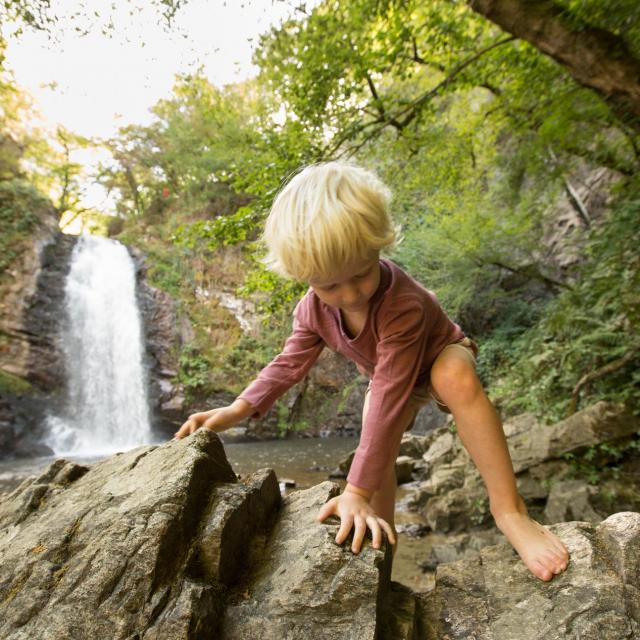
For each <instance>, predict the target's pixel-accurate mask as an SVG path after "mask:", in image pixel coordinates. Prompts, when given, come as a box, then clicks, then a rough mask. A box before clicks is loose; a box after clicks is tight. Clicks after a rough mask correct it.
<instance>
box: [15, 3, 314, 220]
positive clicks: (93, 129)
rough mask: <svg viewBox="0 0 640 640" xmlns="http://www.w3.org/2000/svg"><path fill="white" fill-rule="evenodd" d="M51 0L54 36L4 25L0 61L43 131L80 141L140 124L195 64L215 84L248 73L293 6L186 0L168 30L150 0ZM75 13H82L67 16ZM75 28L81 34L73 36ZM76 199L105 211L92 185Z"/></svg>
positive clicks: (88, 161)
mask: <svg viewBox="0 0 640 640" xmlns="http://www.w3.org/2000/svg"><path fill="white" fill-rule="evenodd" d="M52 4H53V6H54V7H55V10H56V15H58V16H61V19H60V28H59V29H56V30H54V32H53V37H49V36H47V34H43V33H39V32H35V31H33V30H30V29H25V31H24V32H23V33H22V34H21V35H20V36H19V37H18V38H13V37H10V35H9V34H10V31H11V30H10V27H6V26H5V27H4V28H3V33H4V34H5V37H7V39H8V49H7V56H6V61H5V65H6V67H7V68H9V69H11V70H13V72H14V75H15V78H16V81H17V83H18V85H19V86H20V87H21V88H22V89H26V91H27V92H28V93H30V94H31V95H32V96H33V98H34V102H35V106H36V108H37V110H38V111H39V112H40V113H41V114H42V116H43V119H44V121H45V123H46V127H47V128H48V129H49V130H51V131H53V130H54V129H55V126H56V125H57V124H62V125H64V126H65V127H66V128H67V129H69V130H71V131H74V132H76V133H79V134H82V135H85V136H88V137H110V136H113V135H115V134H116V132H117V129H118V127H121V126H123V125H125V124H131V123H138V124H146V123H148V122H149V121H150V120H151V114H150V113H149V108H150V107H151V106H152V105H153V104H155V103H156V102H157V101H158V100H159V99H160V98H163V97H166V96H168V95H169V93H170V91H171V87H172V85H173V82H174V78H175V76H176V74H178V73H188V72H194V71H196V70H198V69H199V68H201V67H202V68H203V70H204V72H205V74H206V75H207V76H208V77H209V79H210V80H211V81H212V82H213V83H214V84H215V85H217V86H219V87H222V86H223V85H225V84H228V83H231V82H235V81H238V80H242V79H245V78H248V77H250V76H252V75H255V73H256V69H255V67H253V65H252V64H251V54H252V50H253V47H254V46H255V45H257V43H258V36H259V35H260V34H261V33H264V32H266V31H268V30H269V28H270V27H271V26H272V25H277V24H279V23H280V22H281V21H282V20H283V19H284V18H286V17H287V16H289V15H290V14H291V13H292V11H293V10H292V8H291V6H292V4H293V3H292V2H291V1H290V0H289V1H283V0H189V1H188V2H187V3H186V4H185V6H184V7H183V8H182V9H181V10H180V11H179V13H178V14H177V16H176V18H175V21H174V24H173V26H172V28H171V29H166V28H165V26H164V21H163V19H162V17H161V13H160V10H159V9H158V8H157V7H154V6H152V5H151V3H150V2H148V0H136V1H135V2H130V1H128V0H114V1H112V0H57V1H56V2H53V3H52ZM112 4H113V5H114V6H115V11H114V10H113V9H112V8H111V5H112ZM311 4H313V3H312V2H307V6H309V5H311ZM76 12H81V14H82V17H81V18H75V19H71V18H70V16H72V15H73V14H74V13H76ZM94 12H96V13H97V16H96V14H94ZM110 19H112V20H113V24H114V29H112V30H111V35H110V36H109V37H107V36H105V35H103V33H102V27H104V25H105V24H107V23H108V22H109V20H110ZM76 28H80V29H89V33H88V34H87V35H84V36H83V35H80V34H78V33H77V32H76V30H75V29H76ZM99 159H100V154H96V153H95V152H92V153H87V152H81V153H79V154H76V156H75V157H74V158H73V160H75V161H77V162H81V163H83V164H85V165H87V166H89V167H90V166H94V165H95V164H96V163H97V162H98V160H99ZM102 159H104V156H103V158H102ZM83 200H84V205H85V206H91V207H96V208H97V209H99V210H102V211H105V212H106V211H108V210H110V209H112V207H113V202H110V201H108V200H107V199H106V198H105V193H104V191H103V190H102V189H101V188H99V187H97V186H96V185H93V186H92V185H88V186H87V189H86V192H85V197H84V199H83Z"/></svg>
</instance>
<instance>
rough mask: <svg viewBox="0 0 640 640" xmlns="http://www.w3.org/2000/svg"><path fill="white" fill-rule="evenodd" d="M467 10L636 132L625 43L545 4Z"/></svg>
mask: <svg viewBox="0 0 640 640" xmlns="http://www.w3.org/2000/svg"><path fill="white" fill-rule="evenodd" d="M467 2H468V4H469V6H470V7H471V9H472V10H473V11H475V12H476V13H479V14H480V15H482V16H484V17H485V18H487V19H488V20H491V22H493V23H495V24H497V25H498V26H499V27H500V28H501V29H504V30H505V31H507V32H509V33H511V34H513V35H514V36H517V37H518V38H521V39H522V40H526V41H527V42H530V43H531V44H532V45H533V46H534V47H536V49H539V50H540V51H541V52H542V53H544V54H546V55H548V56H549V57H551V58H552V59H553V60H555V61H556V62H557V63H559V64H561V65H562V66H564V67H565V68H566V69H567V71H568V72H569V73H570V74H571V76H573V78H574V79H575V80H576V81H577V82H578V83H580V84H581V85H583V86H585V87H588V88H590V89H593V90H595V91H596V92H597V93H599V94H600V95H601V96H603V98H604V99H605V100H606V101H607V102H608V103H609V105H610V106H611V108H612V110H613V112H614V113H615V114H616V115H617V116H618V117H619V118H620V119H621V120H622V121H623V122H626V123H627V124H629V126H631V127H633V129H634V130H635V131H640V61H639V60H637V59H636V58H634V56H633V55H632V54H631V52H630V51H629V48H628V47H627V45H626V43H625V41H624V40H623V39H622V38H621V37H620V36H617V35H615V34H613V33H610V32H609V31H605V30H604V29H598V28H596V27H592V26H591V25H589V24H588V23H586V22H583V21H578V20H577V18H575V17H572V19H571V21H569V20H568V19H567V18H566V17H565V10H564V9H563V8H562V7H560V6H559V5H556V4H555V3H554V2H553V1H549V0H467Z"/></svg>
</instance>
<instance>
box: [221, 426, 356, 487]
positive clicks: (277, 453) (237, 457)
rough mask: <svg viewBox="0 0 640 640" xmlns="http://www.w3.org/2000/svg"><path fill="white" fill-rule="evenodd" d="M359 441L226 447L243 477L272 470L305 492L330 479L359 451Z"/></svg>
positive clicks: (305, 440) (319, 440) (318, 440)
mask: <svg viewBox="0 0 640 640" xmlns="http://www.w3.org/2000/svg"><path fill="white" fill-rule="evenodd" d="M357 444H358V440H357V438H300V439H296V440H284V441H280V440H272V441H268V442H250V443H242V444H225V446H224V448H225V451H226V452H227V458H228V459H229V462H230V463H231V466H232V467H233V469H234V471H235V472H236V473H237V474H240V476H245V475H246V474H249V473H252V472H253V471H257V470H258V469H264V468H265V467H269V468H271V469H273V470H274V471H275V472H276V475H277V476H278V480H282V479H283V478H288V479H292V480H294V481H295V482H296V488H298V489H304V488H306V487H311V486H313V485H314V484H318V482H322V481H323V480H326V479H327V474H328V473H329V471H331V470H333V469H335V468H336V467H337V466H338V463H339V462H340V461H341V460H342V459H343V458H345V457H346V456H347V454H348V453H349V452H351V451H352V450H353V449H355V448H356V446H357Z"/></svg>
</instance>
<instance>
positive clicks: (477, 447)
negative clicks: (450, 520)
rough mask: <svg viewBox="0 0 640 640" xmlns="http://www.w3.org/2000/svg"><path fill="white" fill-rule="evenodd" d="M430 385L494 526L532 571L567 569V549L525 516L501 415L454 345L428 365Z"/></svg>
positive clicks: (548, 573)
mask: <svg viewBox="0 0 640 640" xmlns="http://www.w3.org/2000/svg"><path fill="white" fill-rule="evenodd" d="M431 385H432V387H433V388H434V389H435V391H436V393H437V394H438V395H439V396H440V398H441V399H442V401H443V402H444V403H445V404H446V405H447V406H448V407H449V409H450V410H451V412H452V414H453V417H454V419H455V422H456V426H457V429H458V434H459V435H460V440H461V441H462V443H463V444H464V446H465V448H466V449H467V451H468V452H469V455H470V456H471V458H472V460H473V461H474V463H475V464H476V466H477V468H478V471H479V472H480V475H481V476H482V479H483V480H484V482H485V485H486V487H487V492H488V494H489V503H490V508H491V514H492V515H493V517H494V519H495V522H496V525H497V527H498V528H499V529H500V531H502V533H503V534H504V535H505V536H506V538H507V539H508V540H509V542H510V543H511V544H512V545H513V547H514V548H515V550H516V551H517V552H518V554H519V555H520V557H521V558H522V560H523V562H524V563H525V565H526V566H527V567H528V568H529V570H530V571H531V572H532V573H533V574H534V575H535V576H537V577H538V578H540V579H541V580H545V581H546V580H551V578H552V577H553V574H557V573H560V572H561V571H564V569H566V567H567V563H568V561H569V553H568V551H567V549H566V547H565V546H564V544H563V543H562V542H561V541H560V539H559V538H558V537H557V536H555V535H554V534H553V533H551V532H550V531H549V530H548V529H546V528H545V527H543V526H542V525H540V524H538V523H537V522H536V521H535V520H532V519H531V518H530V517H529V515H528V512H527V508H526V506H525V503H524V500H523V499H522V497H521V496H520V495H519V493H518V490H517V485H516V478H515V475H514V473H513V465H512V462H511V456H510V455H509V449H508V447H507V441H506V438H505V436H504V431H503V429H502V424H501V422H500V418H499V416H498V413H497V411H496V410H495V408H494V406H493V405H492V404H491V401H490V400H489V398H488V397H487V395H486V393H485V392H484V389H483V388H482V384H481V383H480V380H479V379H478V377H477V375H476V372H475V369H474V368H473V366H472V365H471V364H470V363H469V362H468V361H467V360H466V359H465V358H464V356H461V355H460V354H459V353H457V352H456V350H446V351H443V352H442V353H441V354H440V355H439V356H438V358H437V359H436V361H435V363H434V365H433V368H432V370H431Z"/></svg>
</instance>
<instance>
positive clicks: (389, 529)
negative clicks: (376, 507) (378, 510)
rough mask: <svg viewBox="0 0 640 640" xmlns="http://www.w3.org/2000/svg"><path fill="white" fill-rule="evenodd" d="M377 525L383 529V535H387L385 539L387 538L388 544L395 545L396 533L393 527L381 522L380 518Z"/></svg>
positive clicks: (383, 521) (384, 521)
mask: <svg viewBox="0 0 640 640" xmlns="http://www.w3.org/2000/svg"><path fill="white" fill-rule="evenodd" d="M378 523H379V524H380V526H381V527H382V528H383V529H384V531H385V533H386V534H387V538H389V544H395V543H396V533H395V531H394V530H393V527H392V526H391V525H390V524H389V523H388V522H387V521H386V520H383V519H382V518H378Z"/></svg>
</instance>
